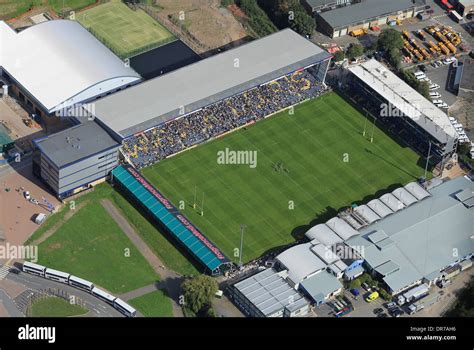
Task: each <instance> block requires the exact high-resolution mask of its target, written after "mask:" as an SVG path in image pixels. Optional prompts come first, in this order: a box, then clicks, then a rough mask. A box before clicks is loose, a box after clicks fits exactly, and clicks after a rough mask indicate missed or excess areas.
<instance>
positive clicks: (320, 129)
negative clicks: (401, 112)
mask: <svg viewBox="0 0 474 350" xmlns="http://www.w3.org/2000/svg"><path fill="white" fill-rule="evenodd" d="M365 120H366V119H365V118H364V117H363V116H362V115H361V114H360V113H359V112H358V111H357V110H356V109H354V108H353V107H352V106H351V105H349V104H348V103H347V102H346V101H345V100H343V99H342V98H341V97H340V96H339V95H337V94H335V93H331V94H328V95H325V96H323V97H321V98H318V99H316V100H312V101H310V102H307V103H304V104H302V105H300V106H298V107H296V109H295V113H294V115H290V114H289V113H288V112H287V111H284V112H281V113H280V114H279V115H276V116H273V117H271V118H269V119H267V120H265V121H261V122H259V123H257V124H256V125H253V126H251V127H248V128H246V129H241V130H239V131H236V132H234V133H232V134H230V135H228V136H226V137H224V138H221V139H218V140H215V141H212V142H209V143H207V144H204V145H201V146H199V147H197V148H196V149H193V150H189V151H187V152H184V153H182V154H180V155H177V156H175V157H172V158H170V159H167V160H165V161H162V162H160V163H159V164H157V165H155V166H153V167H150V168H146V169H144V170H143V173H144V175H145V176H146V177H147V178H148V179H149V180H150V181H151V182H152V183H153V184H154V185H156V186H157V187H158V189H160V190H161V191H163V192H164V194H165V195H166V196H168V198H169V199H171V200H172V202H173V203H174V204H175V205H177V204H178V203H179V201H185V204H186V205H185V209H184V210H183V212H184V214H185V215H186V216H187V217H188V218H189V219H190V220H191V221H192V222H193V223H194V224H196V225H197V226H198V227H199V228H200V229H201V230H202V231H203V232H204V234H205V235H207V237H208V238H210V239H211V240H212V241H214V243H216V244H217V246H218V247H220V248H221V249H222V250H223V251H224V252H225V253H226V254H227V255H228V256H229V257H230V258H231V259H232V258H234V251H235V249H236V248H238V247H239V245H240V225H241V224H245V225H246V230H245V239H244V249H243V260H244V261H249V260H252V259H254V258H256V257H258V256H260V255H262V253H264V252H266V251H267V250H269V249H271V248H275V247H278V246H282V245H286V244H288V243H290V242H292V241H294V239H295V238H298V237H301V235H302V234H304V232H306V230H307V229H309V227H310V223H311V224H314V223H318V222H324V221H325V220H328V219H330V218H331V217H332V216H334V215H335V214H336V213H337V211H338V210H339V209H341V208H343V207H346V206H350V205H351V204H352V203H355V202H356V203H359V204H360V203H362V202H366V201H368V200H369V199H372V198H374V197H373V195H375V194H376V193H377V195H381V192H380V191H381V190H383V189H386V188H388V187H389V186H392V187H393V185H396V184H405V183H407V182H410V181H413V180H416V179H417V177H419V176H422V175H423V168H422V167H420V166H419V165H417V163H418V161H419V157H418V155H416V154H415V153H414V152H413V151H412V150H411V149H409V148H408V147H403V146H401V145H399V144H397V143H396V142H395V141H394V140H392V139H391V138H390V137H389V136H387V135H386V134H385V133H384V132H383V131H381V130H379V129H378V128H375V129H374V142H373V143H370V141H369V140H368V138H369V137H370V134H371V132H372V123H371V122H370V121H367V123H366V124H365ZM364 125H366V127H367V130H368V132H367V135H366V136H365V137H364V136H362V131H363V129H364ZM226 148H229V149H230V150H236V151H237V150H248V151H257V166H256V168H253V169H252V168H250V167H249V166H248V165H220V164H218V163H217V154H218V153H217V152H219V151H223V150H225V149H226ZM345 158H347V159H345ZM345 160H347V162H345ZM278 163H279V164H280V167H279V169H280V170H281V169H284V170H283V171H276V170H275V168H277V166H276V164H278ZM195 186H197V203H198V204H199V205H200V204H201V201H202V194H203V193H204V216H201V215H200V212H199V209H197V210H195V209H193V208H192V203H193V202H194V192H195ZM392 190H393V189H392ZM292 205H294V207H293V206H292ZM234 260H236V258H234Z"/></svg>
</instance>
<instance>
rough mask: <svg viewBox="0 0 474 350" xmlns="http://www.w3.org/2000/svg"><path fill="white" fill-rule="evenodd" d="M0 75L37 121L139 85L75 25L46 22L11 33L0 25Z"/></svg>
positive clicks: (129, 71) (131, 72) (130, 72)
mask: <svg viewBox="0 0 474 350" xmlns="http://www.w3.org/2000/svg"><path fill="white" fill-rule="evenodd" d="M0 43H1V50H0V67H1V68H0V71H1V73H2V74H1V75H2V76H3V77H4V78H5V79H6V80H7V82H8V84H9V85H12V89H10V91H12V92H13V93H14V94H15V95H17V96H18V98H19V99H20V100H22V101H23V102H24V103H25V104H26V105H27V106H28V107H30V109H31V110H32V113H36V114H38V115H41V116H45V115H49V114H52V113H54V112H56V111H58V110H62V109H65V108H66V107H68V106H71V105H74V104H76V103H80V102H84V101H89V100H91V99H94V98H96V97H97V96H105V95H106V94H107V93H110V92H113V91H116V90H118V89H121V88H124V87H126V86H129V85H132V84H135V83H137V82H139V81H141V77H140V76H139V75H138V74H137V73H136V72H135V71H134V70H133V69H131V68H129V67H127V66H126V65H125V64H124V62H122V61H121V60H120V59H119V58H118V57H117V56H115V55H114V54H113V53H112V51H110V50H109V49H108V48H107V47H106V46H104V45H103V44H102V43H101V42H99V41H98V40H97V39H96V38H95V37H94V36H93V35H92V34H90V33H89V32H88V31H87V30H86V29H85V28H83V27H82V26H81V25H80V24H79V23H78V22H76V21H69V20H53V21H46V22H43V23H40V24H37V25H34V26H32V27H29V28H27V29H24V30H23V31H21V32H19V33H17V32H15V31H14V30H13V29H11V28H10V27H9V26H8V25H7V24H6V23H5V22H2V21H0Z"/></svg>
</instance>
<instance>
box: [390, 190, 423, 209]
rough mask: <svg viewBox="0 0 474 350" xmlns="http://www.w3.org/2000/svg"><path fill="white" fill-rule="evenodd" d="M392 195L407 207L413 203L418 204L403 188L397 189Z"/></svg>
mask: <svg viewBox="0 0 474 350" xmlns="http://www.w3.org/2000/svg"><path fill="white" fill-rule="evenodd" d="M392 194H393V195H394V196H395V197H397V198H398V199H399V200H400V201H401V202H403V204H405V205H406V206H407V207H409V206H410V205H412V204H413V203H416V202H418V199H416V197H415V196H413V195H412V194H411V193H410V192H408V191H407V190H406V189H405V188H404V187H400V188H397V189H396V190H394V191H393V192H392Z"/></svg>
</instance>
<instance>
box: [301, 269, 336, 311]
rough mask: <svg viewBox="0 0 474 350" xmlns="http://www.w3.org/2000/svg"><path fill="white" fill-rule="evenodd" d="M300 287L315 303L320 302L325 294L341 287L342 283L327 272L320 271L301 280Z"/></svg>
mask: <svg viewBox="0 0 474 350" xmlns="http://www.w3.org/2000/svg"><path fill="white" fill-rule="evenodd" d="M301 287H302V288H303V290H305V291H306V293H308V295H310V296H311V298H312V299H313V300H314V301H315V302H316V303H321V302H324V299H325V297H326V296H328V295H329V294H331V293H334V292H336V291H337V290H339V289H341V288H342V284H341V282H339V280H338V279H337V278H336V277H334V276H333V275H331V274H330V273H329V272H327V271H322V272H320V273H317V274H316V275H314V276H311V277H310V278H308V279H306V280H304V281H303V282H301Z"/></svg>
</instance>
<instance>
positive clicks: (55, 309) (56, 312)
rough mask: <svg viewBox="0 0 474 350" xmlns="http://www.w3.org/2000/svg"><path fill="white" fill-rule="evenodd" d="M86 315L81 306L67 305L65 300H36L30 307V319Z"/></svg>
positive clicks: (50, 298)
mask: <svg viewBox="0 0 474 350" xmlns="http://www.w3.org/2000/svg"><path fill="white" fill-rule="evenodd" d="M85 313H87V309H84V308H83V307H82V306H79V305H74V304H71V303H68V302H67V301H66V300H64V299H61V298H56V297H49V298H44V299H41V300H38V301H37V302H35V303H34V304H33V305H32V306H31V316H32V317H68V316H77V315H83V314H85Z"/></svg>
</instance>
